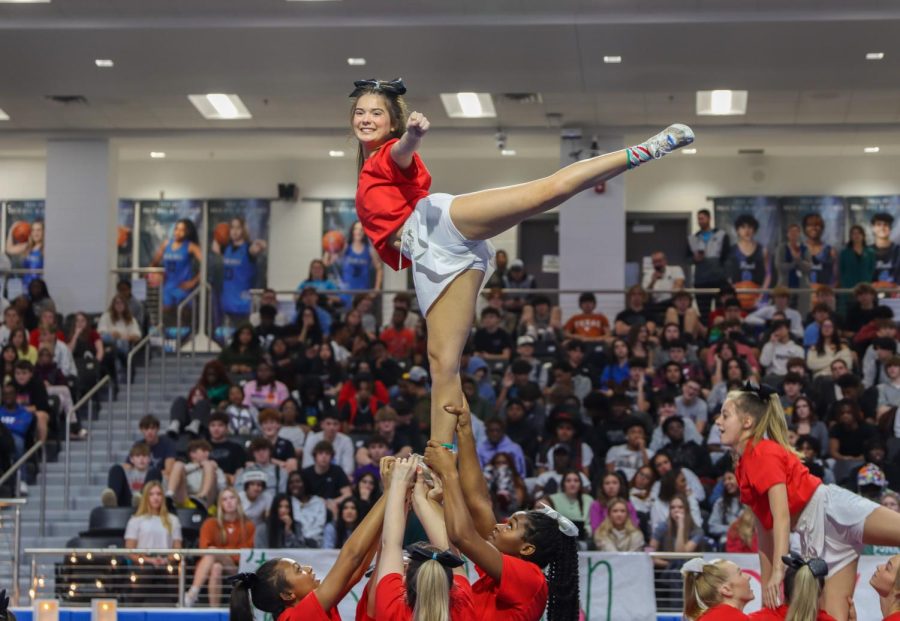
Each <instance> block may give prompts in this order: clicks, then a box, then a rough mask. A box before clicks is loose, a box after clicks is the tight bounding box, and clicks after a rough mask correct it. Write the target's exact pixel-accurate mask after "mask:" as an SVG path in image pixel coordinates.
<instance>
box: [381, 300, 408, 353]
mask: <svg viewBox="0 0 900 621" xmlns="http://www.w3.org/2000/svg"><path fill="white" fill-rule="evenodd" d="M408 314H409V311H407V310H406V309H405V308H395V309H394V312H393V314H392V315H391V323H390V325H389V326H386V327H385V328H384V329H383V330H382V331H381V340H382V341H384V343H385V345H386V346H387V350H388V353H389V354H390V355H391V357H392V358H393V359H394V360H397V361H400V360H409V359H411V358H412V355H413V351H414V350H415V347H416V333H415V330H413V329H411V328H407V327H406V316H407V315H408Z"/></svg>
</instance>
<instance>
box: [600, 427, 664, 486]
mask: <svg viewBox="0 0 900 621" xmlns="http://www.w3.org/2000/svg"><path fill="white" fill-rule="evenodd" d="M651 457H653V450H652V449H650V448H648V447H647V430H646V429H645V428H644V424H643V423H642V422H641V421H640V420H637V419H633V420H632V421H631V422H629V423H628V425H627V427H626V428H625V444H619V445H617V446H614V447H612V448H611V449H609V451H608V452H607V453H606V471H607V472H616V471H619V472H621V473H622V474H624V475H625V479H626V480H628V481H630V480H631V479H632V478H634V473H635V472H637V470H638V468H640V467H642V466H649V465H650V458H651Z"/></svg>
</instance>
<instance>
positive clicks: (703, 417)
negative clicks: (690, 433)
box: [675, 395, 709, 444]
mask: <svg viewBox="0 0 900 621" xmlns="http://www.w3.org/2000/svg"><path fill="white" fill-rule="evenodd" d="M675 409H676V410H677V412H678V415H679V416H681V417H682V418H683V419H685V422H687V421H688V420H692V421H694V426H695V427H696V426H697V425H698V423H704V424H705V423H706V421H707V420H708V419H709V405H707V403H706V401H704V400H703V399H701V398H700V397H697V398H696V399H694V402H693V403H685V401H684V396H683V395H679V396H677V397H675ZM685 427H687V426H686V425H685ZM686 436H687V431H685V439H686V440H687V439H688V438H687V437H686ZM701 443H702V442H697V444H701Z"/></svg>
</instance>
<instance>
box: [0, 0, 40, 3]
mask: <svg viewBox="0 0 900 621" xmlns="http://www.w3.org/2000/svg"><path fill="white" fill-rule="evenodd" d="M0 4H50V0H0Z"/></svg>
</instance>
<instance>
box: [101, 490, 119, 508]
mask: <svg viewBox="0 0 900 621" xmlns="http://www.w3.org/2000/svg"><path fill="white" fill-rule="evenodd" d="M100 504H101V505H103V506H104V507H115V506H118V504H119V499H118V498H116V493H115V492H114V491H113V490H112V489H110V488H108V487H107V488H106V489H105V490H103V492H101V493H100Z"/></svg>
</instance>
